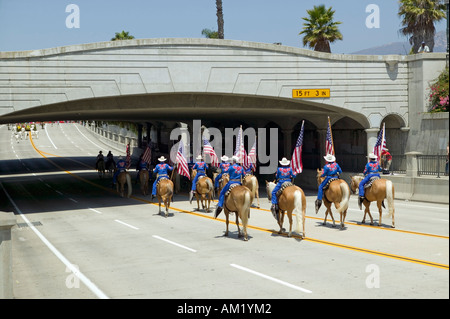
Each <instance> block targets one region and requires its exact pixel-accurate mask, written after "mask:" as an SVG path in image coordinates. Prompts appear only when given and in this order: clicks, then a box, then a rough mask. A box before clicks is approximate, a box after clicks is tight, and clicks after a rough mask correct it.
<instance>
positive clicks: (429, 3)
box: [398, 0, 446, 53]
mask: <svg viewBox="0 0 450 319" xmlns="http://www.w3.org/2000/svg"><path fill="white" fill-rule="evenodd" d="M445 10H446V8H445V5H444V4H443V3H441V1H440V0H400V1H399V10H398V15H399V16H400V17H401V18H402V26H403V27H402V28H401V29H400V33H401V34H403V35H405V36H406V37H409V43H410V44H411V45H412V51H413V52H414V53H417V50H418V49H419V47H420V45H421V44H422V41H423V42H425V44H426V45H427V46H428V47H429V48H430V52H433V48H434V35H435V33H436V29H435V27H434V23H435V22H437V21H440V20H442V19H444V18H445V15H446V11H445Z"/></svg>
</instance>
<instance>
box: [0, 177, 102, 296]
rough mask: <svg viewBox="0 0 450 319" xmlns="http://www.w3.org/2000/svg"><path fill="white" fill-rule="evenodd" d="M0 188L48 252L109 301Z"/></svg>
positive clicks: (98, 294) (94, 291) (0, 184)
mask: <svg viewBox="0 0 450 319" xmlns="http://www.w3.org/2000/svg"><path fill="white" fill-rule="evenodd" d="M0 186H1V187H2V189H3V191H4V192H5V194H6V197H8V199H9V201H10V202H11V204H12V205H13V206H14V208H15V209H16V211H17V212H18V213H19V215H20V216H21V217H22V218H23V220H24V221H25V222H26V223H27V224H28V226H29V227H30V229H32V230H33V231H34V233H35V234H36V235H37V236H38V237H39V238H40V239H41V240H42V242H43V243H44V244H45V245H46V246H47V247H48V248H49V249H50V251H51V252H52V253H53V254H55V256H56V257H58V259H59V260H60V261H61V262H62V263H63V264H64V265H66V267H67V268H68V269H70V270H71V271H72V272H73V274H74V275H75V276H77V277H78V278H79V279H80V280H81V281H82V282H83V283H84V284H85V285H86V287H88V288H89V290H90V291H92V292H93V293H94V294H95V295H96V296H97V297H98V298H101V299H109V297H108V296H107V295H106V294H105V293H104V292H103V291H101V290H100V289H99V288H98V287H97V286H96V285H95V284H94V283H93V282H92V281H91V280H90V279H89V278H87V277H86V276H85V275H84V274H83V273H82V272H81V271H80V270H79V269H78V267H76V266H75V265H74V264H72V263H71V262H70V261H69V260H68V259H67V258H66V257H64V255H63V254H61V253H60V252H59V251H58V250H57V249H56V248H55V246H53V245H52V244H51V243H50V242H49V241H48V240H47V238H45V237H44V235H42V234H41V232H40V231H39V230H37V229H36V227H34V226H33V224H32V223H31V222H30V221H29V220H28V218H27V217H26V216H25V215H24V214H23V213H22V211H21V210H20V209H19V207H18V206H17V205H16V203H15V202H14V201H13V199H12V198H11V196H9V193H8V192H7V191H6V188H5V187H4V186H3V184H2V182H0Z"/></svg>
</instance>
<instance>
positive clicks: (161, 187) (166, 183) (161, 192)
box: [156, 178, 173, 217]
mask: <svg viewBox="0 0 450 319" xmlns="http://www.w3.org/2000/svg"><path fill="white" fill-rule="evenodd" d="M156 196H157V197H158V202H159V213H160V214H161V201H162V202H164V206H165V207H166V213H165V215H164V216H165V217H167V216H169V206H170V202H171V201H172V197H173V182H172V181H171V180H170V179H165V178H164V179H161V180H160V181H159V183H158V185H157V186H156Z"/></svg>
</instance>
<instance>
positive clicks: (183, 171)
mask: <svg viewBox="0 0 450 319" xmlns="http://www.w3.org/2000/svg"><path fill="white" fill-rule="evenodd" d="M176 161H177V172H178V174H180V175H183V176H186V177H187V178H189V179H191V177H190V175H189V167H188V164H187V161H186V156H185V155H184V144H183V141H180V144H179V146H178V152H177V159H176Z"/></svg>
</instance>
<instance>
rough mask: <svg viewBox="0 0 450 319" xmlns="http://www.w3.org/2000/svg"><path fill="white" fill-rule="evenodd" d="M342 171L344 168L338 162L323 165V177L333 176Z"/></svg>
mask: <svg viewBox="0 0 450 319" xmlns="http://www.w3.org/2000/svg"><path fill="white" fill-rule="evenodd" d="M338 173H339V174H340V173H342V169H341V167H340V166H339V164H338V163H335V162H333V163H328V164H326V165H325V166H324V167H323V173H322V175H321V176H322V177H325V176H333V175H337V174H338Z"/></svg>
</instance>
